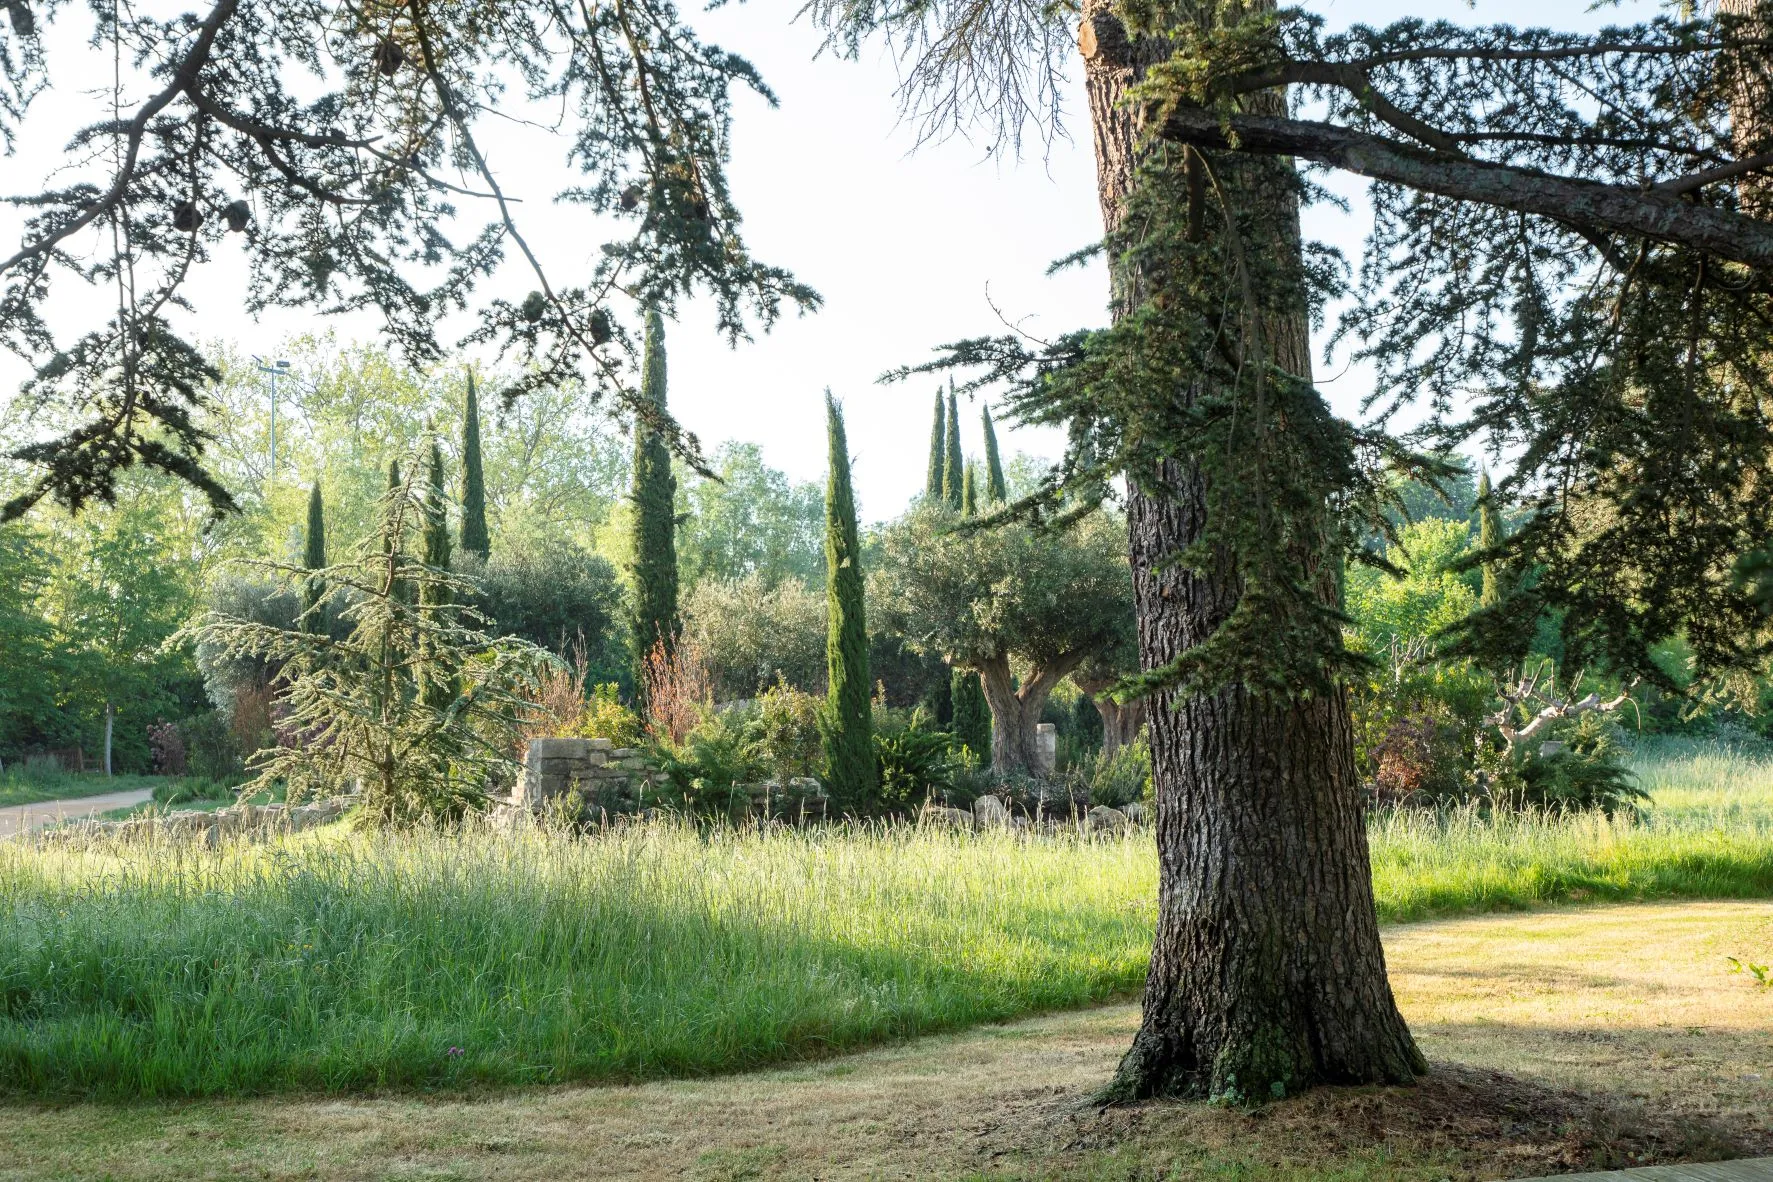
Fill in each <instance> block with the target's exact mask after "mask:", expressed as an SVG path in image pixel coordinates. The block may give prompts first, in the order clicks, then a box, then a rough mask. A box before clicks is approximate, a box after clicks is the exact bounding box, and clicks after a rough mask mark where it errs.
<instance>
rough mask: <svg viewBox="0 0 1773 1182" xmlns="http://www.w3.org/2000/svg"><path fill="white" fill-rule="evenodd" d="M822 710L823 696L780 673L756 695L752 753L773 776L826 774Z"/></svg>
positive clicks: (751, 731)
mask: <svg viewBox="0 0 1773 1182" xmlns="http://www.w3.org/2000/svg"><path fill="white" fill-rule="evenodd" d="M823 710H824V702H823V701H822V700H821V699H819V698H817V697H814V696H813V695H812V694H809V693H806V692H804V691H802V690H798V689H795V688H794V687H793V686H791V685H789V684H788V679H787V678H785V677H783V676H781V675H780V674H778V675H777V677H776V684H775V685H773V686H771V687H770V688H769V689H768V690H766V691H764V693H763V694H762V695H761V696H760V697H759V698H758V699H757V701H756V703H755V715H754V717H753V718H752V720H751V722H750V724H749V727H748V731H749V734H748V737H749V741H750V743H751V748H752V753H753V754H754V755H755V757H756V759H757V761H758V763H759V764H760V765H761V766H762V767H763V768H764V769H765V770H766V772H767V774H768V776H769V777H770V778H773V779H777V780H789V779H792V778H794V777H796V776H812V777H814V778H815V779H823V778H824V772H825V744H824V739H823V737H822V735H821V732H820V719H821V717H822V716H823Z"/></svg>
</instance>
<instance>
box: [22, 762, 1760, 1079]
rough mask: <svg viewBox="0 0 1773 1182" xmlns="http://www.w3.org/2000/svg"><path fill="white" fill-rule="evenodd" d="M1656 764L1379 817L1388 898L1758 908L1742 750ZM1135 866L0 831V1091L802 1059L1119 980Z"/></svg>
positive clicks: (1375, 828)
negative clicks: (1631, 810) (1583, 811)
mask: <svg viewBox="0 0 1773 1182" xmlns="http://www.w3.org/2000/svg"><path fill="white" fill-rule="evenodd" d="M1654 760H1660V761H1661V762H1659V763H1658V762H1654ZM1654 760H1653V759H1652V758H1651V757H1650V756H1640V760H1639V768H1640V775H1641V776H1643V777H1644V779H1645V781H1646V787H1648V788H1649V789H1650V791H1651V793H1652V796H1653V798H1654V800H1655V804H1654V805H1653V807H1652V808H1651V809H1650V810H1649V812H1648V813H1647V815H1646V816H1645V817H1644V818H1642V819H1632V818H1627V817H1619V818H1614V819H1609V818H1606V817H1603V816H1598V815H1576V816H1558V815H1525V816H1500V817H1487V816H1485V815H1483V814H1481V813H1479V812H1476V811H1471V812H1464V813H1451V814H1440V815H1435V814H1423V813H1396V814H1386V815H1382V816H1378V817H1375V818H1374V820H1373V822H1372V826H1371V830H1370V833H1371V837H1372V858H1373V874H1374V885H1375V893H1376V895H1377V899H1378V905H1379V910H1380V914H1381V916H1382V917H1383V918H1385V919H1387V920H1390V921H1402V920H1411V919H1420V918H1427V917H1431V916H1440V915H1454V914H1462V913H1471V912H1481V911H1491V910H1504V909H1519V908H1527V907H1532V906H1537V905H1542V904H1546V903H1552V902H1566V901H1600V900H1625V899H1651V898H1746V897H1768V896H1773V814H1770V813H1763V812H1761V811H1759V809H1760V806H1759V805H1758V804H1757V803H1756V802H1757V801H1758V800H1760V799H1762V798H1763V796H1762V795H1757V794H1765V793H1767V792H1768V789H1767V787H1766V785H1767V782H1768V780H1767V777H1766V767H1765V764H1764V763H1760V762H1757V761H1756V760H1754V759H1753V758H1750V757H1747V756H1740V755H1739V754H1737V755H1733V754H1728V753H1725V754H1716V753H1711V752H1708V751H1705V750H1698V751H1688V750H1686V749H1678V750H1675V751H1672V752H1670V751H1667V750H1664V751H1662V752H1660V753H1659V754H1656V755H1655V756H1654ZM1684 768H1685V769H1689V770H1683V769H1684ZM1667 802H1673V803H1667ZM1156 863H1157V858H1156V848H1155V842H1154V841H1153V839H1152V836H1151V834H1150V832H1149V831H1146V832H1143V833H1138V834H1134V835H1131V836H1129V837H1126V838H1115V839H1101V838H1081V837H1078V836H1077V835H1075V834H1072V835H1055V836H1041V837H1024V836H1019V835H1015V834H1010V833H988V834H958V833H947V832H935V831H929V830H917V829H911V828H905V827H889V826H866V827H851V828H839V829H814V830H770V831H764V832H759V831H755V830H737V831H735V830H698V829H696V828H693V827H690V826H687V825H676V824H660V825H650V826H645V827H635V828H631V829H617V830H613V831H611V832H609V833H607V834H602V835H594V836H591V837H585V838H576V837H567V836H563V835H558V834H548V833H542V832H524V833H517V834H501V833H496V832H489V831H473V832H468V833H465V834H456V835H447V834H439V833H417V834H406V835H395V834H365V833H359V832H354V831H351V830H349V829H348V828H345V827H336V828H334V829H332V830H330V831H321V832H314V833H306V834H301V835H298V836H295V837H289V838H282V839H277V840H273V841H271V842H269V843H267V844H262V845H251V844H242V845H238V846H226V847H224V848H222V849H219V850H202V849H197V848H193V847H189V846H178V845H173V844H152V843H150V844H145V845H122V846H117V845H111V846H106V845H103V844H99V845H95V846H93V847H91V848H81V847H77V846H53V845H33V844H29V843H20V842H8V843H0V1091H5V1092H11V1093H14V1094H37V1095H66V1094H90V1095H99V1096H175V1095H214V1094H228V1093H237V1092H263V1091H281V1090H318V1091H326V1092H362V1091H373V1090H378V1089H386V1088H394V1089H405V1088H437V1087H442V1088H461V1087H472V1086H477V1085H502V1084H522V1083H540V1082H549V1081H559V1080H572V1079H595V1080H619V1079H637V1078H648V1077H662V1076H695V1075H701V1074H707V1073H713V1072H726V1071H732V1070H737V1069H742V1068H748V1067H754V1066H759V1065H762V1064H766V1063H771V1062H785V1061H794V1060H802V1059H814V1058H819V1057H822V1056H825V1055H827V1054H830V1053H833V1052H836V1051H840V1050H845V1049H849V1048H855V1047H860V1046H863V1045H868V1044H872V1043H878V1042H881V1041H889V1040H893V1039H898V1038H904V1037H909V1036H913V1035H918V1034H924V1033H928V1032H932V1031H937V1030H951V1029H958V1028H962V1027H966V1026H970V1025H976V1024H979V1023H982V1022H990V1021H997V1020H1002V1019H1007V1018H1012V1017H1016V1016H1020V1015H1024V1014H1028V1013H1033V1012H1039V1011H1044V1010H1056V1009H1064V1008H1068V1007H1075V1006H1080V1005H1087V1004H1090V1003H1092V1002H1095V1001H1100V1000H1104V999H1108V998H1112V997H1124V996H1129V995H1131V994H1132V993H1133V992H1134V991H1136V990H1137V989H1138V987H1139V986H1140V985H1141V983H1142V981H1143V977H1144V971H1145V964H1146V958H1147V953H1148V949H1149V942H1150V937H1151V929H1152V924H1153V922H1154V919H1155V915H1156V902H1155V900H1156V887H1157V866H1156ZM1721 963H1722V962H1721V961H1720V964H1721Z"/></svg>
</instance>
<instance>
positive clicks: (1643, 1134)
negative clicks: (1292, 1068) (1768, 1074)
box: [979, 1062, 1773, 1180]
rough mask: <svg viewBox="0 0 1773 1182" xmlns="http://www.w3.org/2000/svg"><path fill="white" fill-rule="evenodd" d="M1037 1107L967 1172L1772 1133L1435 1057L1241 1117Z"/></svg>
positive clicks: (1658, 1157)
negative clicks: (1413, 1073)
mask: <svg viewBox="0 0 1773 1182" xmlns="http://www.w3.org/2000/svg"><path fill="white" fill-rule="evenodd" d="M1043 1107H1044V1111H1042V1112H1041V1113H1040V1114H1039V1115H1038V1116H1037V1115H1036V1114H1034V1113H1026V1114H1024V1115H1023V1119H1021V1120H1019V1121H1016V1122H1012V1124H1010V1125H1009V1126H1006V1128H1005V1130H1004V1132H1003V1133H1002V1134H1000V1136H999V1138H998V1143H997V1144H996V1145H994V1146H993V1147H992V1148H991V1149H990V1150H988V1151H987V1154H988V1156H990V1157H992V1158H993V1159H995V1160H996V1161H997V1162H998V1163H1001V1164H998V1165H996V1166H992V1165H987V1166H985V1168H984V1169H983V1170H982V1171H981V1174H980V1175H979V1176H981V1177H985V1178H991V1179H994V1180H998V1179H1003V1180H1007V1179H1010V1178H1019V1179H1020V1178H1025V1179H1036V1178H1041V1179H1045V1178H1067V1179H1071V1178H1078V1179H1102V1180H1107V1179H1122V1178H1125V1179H1133V1178H1140V1179H1146V1178H1164V1179H1169V1178H1177V1179H1191V1178H1196V1177H1200V1178H1249V1179H1258V1178H1260V1179H1276V1180H1284V1179H1307V1178H1312V1179H1316V1178H1347V1179H1369V1178H1371V1179H1381V1178H1383V1179H1394V1178H1395V1179H1406V1178H1410V1179H1414V1178H1460V1179H1496V1178H1522V1177H1531V1176H1538V1175H1544V1174H1559V1173H1567V1172H1578V1171H1586V1170H1607V1169H1622V1168H1631V1167H1637V1166H1647V1165H1659V1164H1672V1163H1679V1162H1706V1161H1725V1160H1731V1159H1735V1158H1741V1157H1753V1156H1759V1155H1763V1154H1773V1136H1770V1135H1769V1134H1768V1133H1767V1131H1766V1130H1765V1129H1761V1128H1751V1127H1744V1122H1740V1121H1735V1122H1727V1121H1723V1120H1717V1119H1712V1118H1708V1117H1696V1116H1693V1115H1691V1114H1679V1113H1674V1112H1670V1111H1668V1110H1667V1109H1665V1108H1659V1107H1657V1106H1653V1105H1648V1104H1645V1103H1643V1102H1640V1101H1635V1100H1632V1099H1630V1098H1625V1097H1621V1096H1618V1095H1616V1094H1612V1093H1607V1092H1584V1091H1579V1090H1574V1089H1568V1088H1559V1087H1554V1086H1551V1085H1549V1084H1546V1083H1543V1082H1540V1081H1538V1080H1533V1079H1528V1078H1525V1077H1523V1076H1520V1075H1513V1074H1509V1073H1507V1072H1502V1071H1496V1070H1491V1069H1489V1068H1484V1067H1474V1066H1469V1065H1466V1064H1461V1063H1446V1062H1436V1063H1434V1064H1433V1066H1432V1069H1431V1071H1430V1073H1429V1074H1428V1075H1427V1076H1425V1077H1423V1078H1422V1079H1421V1080H1420V1081H1419V1082H1418V1083H1417V1084H1416V1086H1414V1087H1409V1088H1380V1087H1325V1088H1318V1089H1315V1090H1313V1091H1310V1092H1307V1093H1305V1094H1304V1095H1301V1096H1297V1097H1294V1098H1291V1099H1288V1100H1284V1101H1280V1102H1278V1103H1274V1104H1269V1105H1265V1106H1263V1107H1261V1108H1256V1109H1249V1110H1239V1109H1233V1108H1227V1107H1224V1106H1220V1105H1214V1104H1206V1103H1200V1102H1179V1101H1150V1102H1146V1103H1142V1104H1136V1105H1128V1106H1122V1107H1114V1108H1108V1109H1097V1108H1095V1107H1092V1106H1089V1105H1088V1104H1087V1101H1085V1100H1084V1098H1083V1097H1077V1096H1074V1097H1067V1098H1063V1099H1057V1100H1050V1101H1048V1102H1047V1103H1046V1104H1045V1105H1044V1106H1043ZM1016 1127H1019V1128H1021V1129H1023V1130H1026V1131H1027V1133H1028V1134H1029V1135H1020V1136H1019V1135H1017V1134H1016V1133H1014V1132H1012V1131H1010V1130H1011V1129H1013V1128H1016ZM1011 1162H1015V1163H1019V1164H1016V1165H1010V1164H1008V1163H1011Z"/></svg>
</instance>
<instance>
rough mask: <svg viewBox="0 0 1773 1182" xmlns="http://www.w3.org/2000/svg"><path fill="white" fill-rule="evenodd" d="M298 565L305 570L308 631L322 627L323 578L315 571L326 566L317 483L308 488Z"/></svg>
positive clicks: (323, 519)
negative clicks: (300, 564) (306, 517)
mask: <svg viewBox="0 0 1773 1182" xmlns="http://www.w3.org/2000/svg"><path fill="white" fill-rule="evenodd" d="M302 567H303V569H304V570H307V571H308V572H309V574H308V577H307V578H306V579H304V580H303V582H302V627H303V628H305V629H307V630H308V631H310V632H318V631H322V630H324V629H325V627H326V617H325V614H324V613H323V612H322V611H321V610H320V601H321V600H322V599H324V598H325V597H326V580H325V579H323V578H322V577H321V576H320V574H319V572H320V571H322V570H324V569H325V568H326V505H325V503H324V502H323V501H322V500H321V498H320V486H319V485H318V484H316V485H314V486H313V487H312V488H310V489H309V490H308V530H307V533H306V535H305V536H304V537H303V540H302Z"/></svg>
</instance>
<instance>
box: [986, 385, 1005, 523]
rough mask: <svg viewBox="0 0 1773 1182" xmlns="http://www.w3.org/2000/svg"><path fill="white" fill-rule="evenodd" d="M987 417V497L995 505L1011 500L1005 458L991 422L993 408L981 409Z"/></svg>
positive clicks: (994, 426)
mask: <svg viewBox="0 0 1773 1182" xmlns="http://www.w3.org/2000/svg"><path fill="white" fill-rule="evenodd" d="M981 409H982V411H983V414H984V417H985V497H986V499H987V500H988V501H990V502H991V503H992V504H994V505H1001V504H1003V502H1005V501H1007V500H1009V499H1010V488H1009V485H1008V484H1007V483H1006V482H1005V481H1004V478H1003V456H1002V455H1000V454H999V453H998V450H997V426H996V424H994V423H992V421H991V408H990V407H989V406H987V407H983V408H981Z"/></svg>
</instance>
